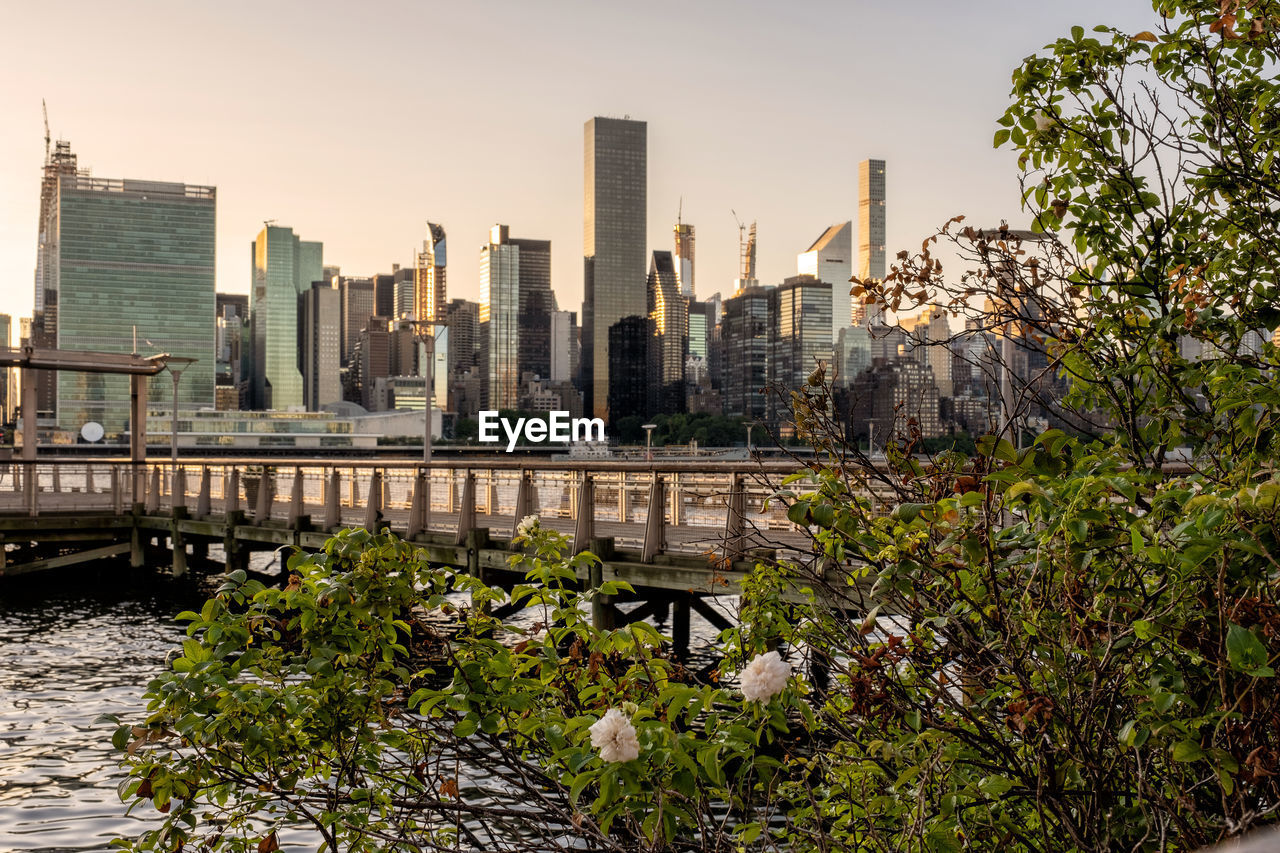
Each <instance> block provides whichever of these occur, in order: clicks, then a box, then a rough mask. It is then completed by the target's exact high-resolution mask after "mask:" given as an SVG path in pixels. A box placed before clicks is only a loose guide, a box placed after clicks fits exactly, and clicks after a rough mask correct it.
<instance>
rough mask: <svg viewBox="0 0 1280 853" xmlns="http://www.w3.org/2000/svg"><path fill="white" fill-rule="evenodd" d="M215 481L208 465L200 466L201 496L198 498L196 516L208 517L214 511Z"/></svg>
mask: <svg viewBox="0 0 1280 853" xmlns="http://www.w3.org/2000/svg"><path fill="white" fill-rule="evenodd" d="M212 491H213V482H212V478H211V475H210V473H209V466H208V465H201V466H200V497H198V498H196V518H208V517H209V515H210V514H211V513H212V512H213V507H212V504H213V496H212Z"/></svg>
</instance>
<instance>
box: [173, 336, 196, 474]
mask: <svg viewBox="0 0 1280 853" xmlns="http://www.w3.org/2000/svg"><path fill="white" fill-rule="evenodd" d="M199 360H200V359H198V358H188V357H187V356H184V355H171V356H169V357H168V358H166V359H165V367H167V368H168V369H169V375H170V376H171V377H173V419H172V428H173V432H172V433H171V435H170V437H169V462H170V463H171V464H172V465H173V467H174V471H175V472H176V471H177V466H178V381H179V380H181V379H182V371H184V370H186V369H187V368H188V367H190V366H191V365H192V364H195V363H196V362H197V361H199Z"/></svg>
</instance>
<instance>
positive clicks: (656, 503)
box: [640, 474, 667, 563]
mask: <svg viewBox="0 0 1280 853" xmlns="http://www.w3.org/2000/svg"><path fill="white" fill-rule="evenodd" d="M666 509H667V489H666V483H665V482H663V479H662V475H661V474H654V475H653V484H652V485H650V486H649V515H648V516H647V517H646V518H645V520H644V549H643V551H642V553H641V557H640V559H641V560H642V561H643V562H646V563H652V562H653V558H654V557H656V556H658V555H659V554H661V553H662V550H663V549H664V548H666V547H667V513H666Z"/></svg>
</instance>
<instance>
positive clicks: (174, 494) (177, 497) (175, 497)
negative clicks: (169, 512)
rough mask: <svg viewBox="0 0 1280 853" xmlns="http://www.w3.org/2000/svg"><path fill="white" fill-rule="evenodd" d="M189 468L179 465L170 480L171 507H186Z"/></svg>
mask: <svg viewBox="0 0 1280 853" xmlns="http://www.w3.org/2000/svg"><path fill="white" fill-rule="evenodd" d="M186 506H187V469H186V468H184V467H182V466H181V465H178V466H177V467H176V468H174V469H173V475H172V477H171V479H170V480H169V509H186Z"/></svg>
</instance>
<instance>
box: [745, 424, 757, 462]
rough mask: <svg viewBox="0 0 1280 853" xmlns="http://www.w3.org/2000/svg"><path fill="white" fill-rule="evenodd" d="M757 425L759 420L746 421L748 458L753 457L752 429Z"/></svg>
mask: <svg viewBox="0 0 1280 853" xmlns="http://www.w3.org/2000/svg"><path fill="white" fill-rule="evenodd" d="M756 425H757V422H756V421H747V422H746V427H747V458H748V459H751V458H753V457H752V451H751V430H752V429H754V428H755V427H756Z"/></svg>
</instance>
